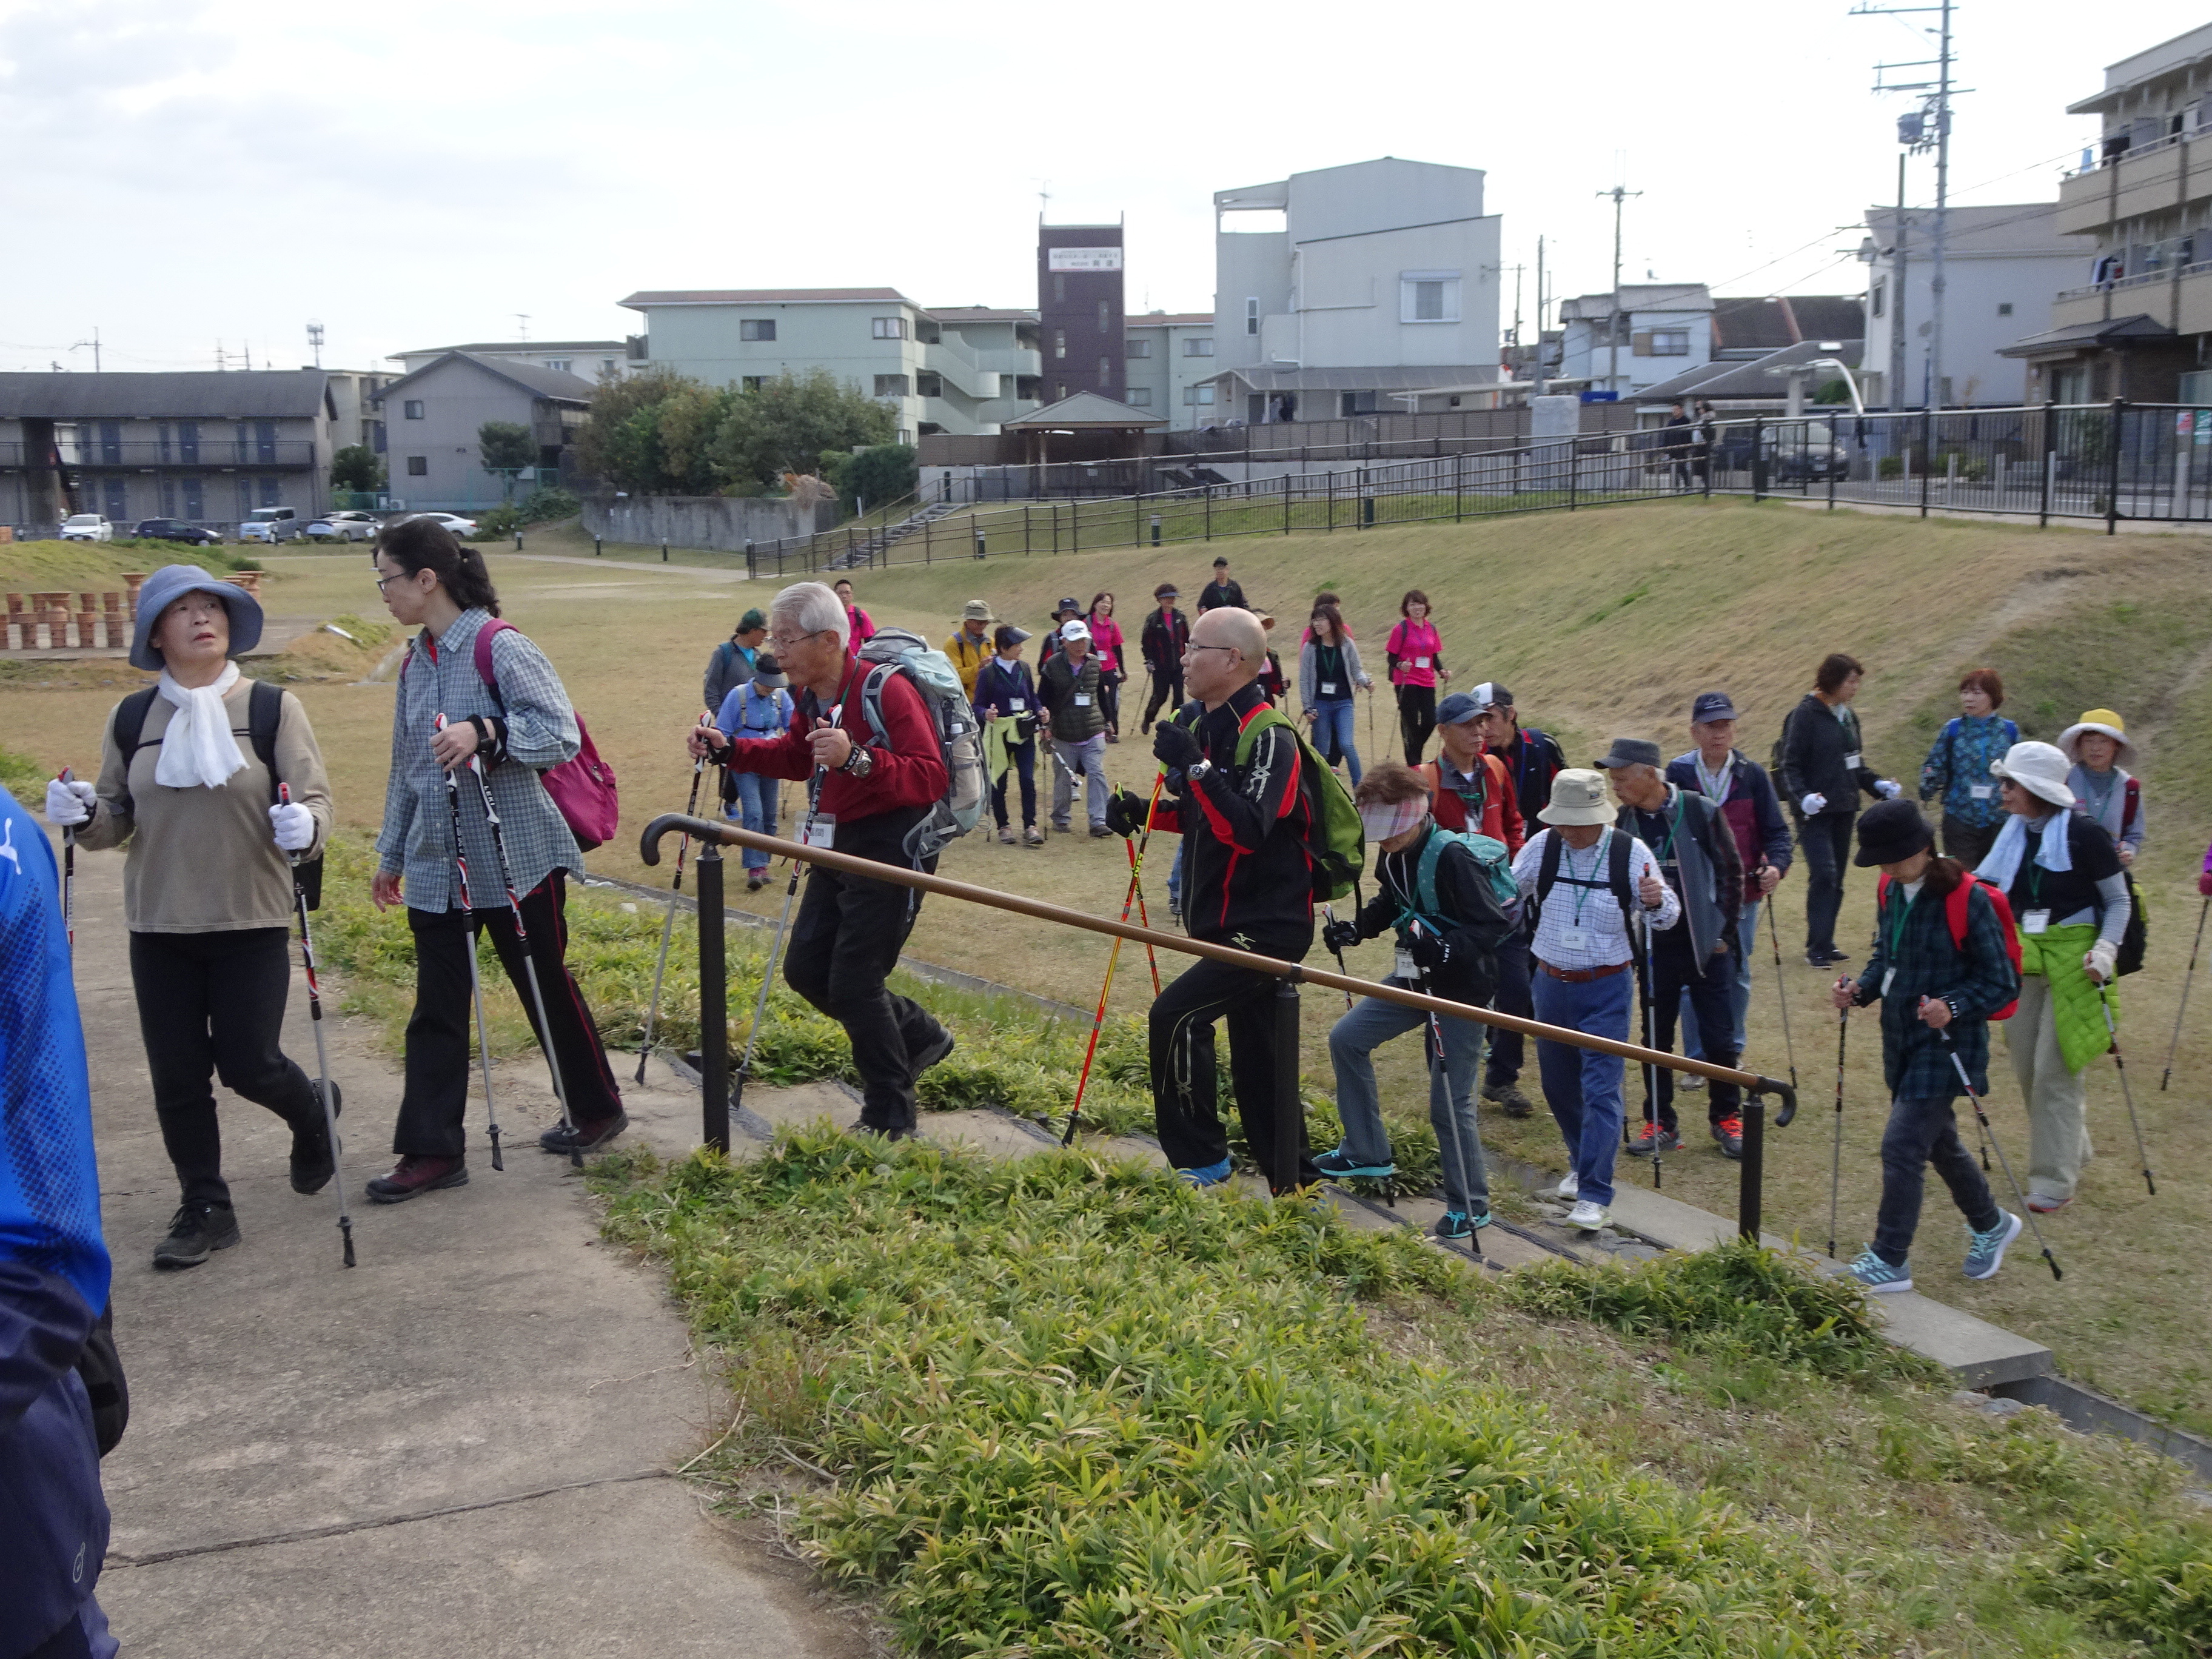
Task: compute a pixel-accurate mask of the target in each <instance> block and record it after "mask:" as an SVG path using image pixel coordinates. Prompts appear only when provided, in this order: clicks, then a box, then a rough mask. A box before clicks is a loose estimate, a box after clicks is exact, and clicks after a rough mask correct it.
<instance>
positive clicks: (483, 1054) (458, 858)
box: [438, 714, 507, 1170]
mask: <svg viewBox="0 0 2212 1659" xmlns="http://www.w3.org/2000/svg"><path fill="white" fill-rule="evenodd" d="M445 724H446V717H445V716H444V715H443V714H441V715H439V716H438V728H439V729H440V730H441V731H442V730H443V729H444V728H445ZM446 810H447V811H448V812H450V813H451V814H452V815H453V872H454V874H455V875H456V876H457V877H458V878H459V893H460V899H461V932H462V933H463V934H464V935H465V938H466V941H467V945H468V955H469V1000H470V1001H471V1003H473V1004H474V1005H475V1007H476V1011H477V1058H478V1059H479V1060H482V1061H483V1080H484V1131H485V1133H488V1134H489V1135H490V1137H491V1167H492V1168H493V1169H495V1170H504V1169H506V1168H507V1164H506V1162H505V1160H504V1159H503V1158H501V1155H500V1150H499V1110H498V1108H496V1107H495V1106H494V1105H493V1104H492V1097H491V1027H490V1025H489V1024H487V1023H486V1022H485V1020H484V1006H483V978H482V976H481V975H479V974H478V973H477V913H476V907H475V905H474V904H473V903H472V902H471V900H470V898H469V855H468V854H466V853H465V852H464V851H462V850H461V783H460V775H459V771H458V770H449V771H448V772H447V774H446Z"/></svg>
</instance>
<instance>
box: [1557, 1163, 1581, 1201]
mask: <svg viewBox="0 0 2212 1659" xmlns="http://www.w3.org/2000/svg"><path fill="white" fill-rule="evenodd" d="M1582 1189H1583V1183H1582V1182H1581V1181H1580V1180H1579V1179H1577V1176H1576V1175H1575V1172H1574V1171H1573V1170H1568V1171H1567V1173H1566V1175H1565V1176H1564V1177H1563V1178H1562V1179H1561V1180H1560V1182H1559V1196H1560V1197H1561V1198H1572V1197H1573V1196H1574V1195H1575V1194H1577V1193H1578V1192H1580V1191H1582Z"/></svg>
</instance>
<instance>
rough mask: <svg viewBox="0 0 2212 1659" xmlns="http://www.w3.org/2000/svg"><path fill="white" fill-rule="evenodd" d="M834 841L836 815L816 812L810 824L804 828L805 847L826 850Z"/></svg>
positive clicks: (835, 836) (835, 835)
mask: <svg viewBox="0 0 2212 1659" xmlns="http://www.w3.org/2000/svg"><path fill="white" fill-rule="evenodd" d="M836 839H837V815H836V813H835V812H817V813H816V814H815V815H814V817H813V820H812V822H811V823H808V824H807V826H806V845H807V846H809V847H821V848H828V847H829V845H830V844H831V843H832V842H835V841H836Z"/></svg>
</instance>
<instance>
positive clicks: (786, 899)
mask: <svg viewBox="0 0 2212 1659" xmlns="http://www.w3.org/2000/svg"><path fill="white" fill-rule="evenodd" d="M828 775H829V774H828V771H827V770H826V769H824V768H823V767H819V766H817V767H816V768H815V769H814V775H813V776H812V777H811V778H810V779H809V780H807V784H806V816H805V817H804V818H802V819H801V820H800V821H799V844H800V845H801V846H805V844H806V838H807V836H810V835H811V834H812V833H813V830H814V811H815V808H816V807H817V805H820V803H821V799H822V780H823V778H825V777H827V776H828ZM798 897H799V860H797V859H793V860H791V883H790V885H788V886H787V887H786V888H785V889H784V890H783V914H782V915H781V916H779V917H777V918H776V922H775V933H772V934H771V935H769V941H768V961H767V962H766V963H764V964H763V966H762V968H761V982H760V994H759V995H758V996H757V997H755V998H754V999H753V1023H752V1029H751V1030H749V1031H747V1032H746V1033H745V1054H744V1059H743V1060H739V1061H738V1074H737V1077H736V1079H735V1080H734V1081H733V1082H732V1085H731V1089H730V1109H731V1110H732V1112H736V1111H739V1110H742V1109H744V1103H745V1078H746V1075H747V1074H748V1073H750V1071H751V1070H752V1065H753V1050H754V1048H756V1047H757V1045H758V1043H759V1042H760V1033H761V1022H762V1021H763V1020H764V1019H766V1018H768V987H769V986H770V985H772V984H774V983H775V958H776V953H777V952H778V951H780V950H781V949H782V946H783V935H784V931H785V930H786V929H787V928H788V927H790V926H791V907H792V904H793V901H795V900H796V899H797V898H798Z"/></svg>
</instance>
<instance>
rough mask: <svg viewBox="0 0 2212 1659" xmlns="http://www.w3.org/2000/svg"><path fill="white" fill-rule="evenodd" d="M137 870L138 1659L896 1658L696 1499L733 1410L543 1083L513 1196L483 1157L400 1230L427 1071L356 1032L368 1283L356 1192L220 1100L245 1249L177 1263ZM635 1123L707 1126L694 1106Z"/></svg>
mask: <svg viewBox="0 0 2212 1659" xmlns="http://www.w3.org/2000/svg"><path fill="white" fill-rule="evenodd" d="M121 873H122V859H121V856H120V855H119V854H86V855H83V856H82V857H80V858H79V860H78V861H77V989H78V995H79V998H80V1000H81V1001H82V1006H83V1010H84V1017H85V1027H86V1031H87V1034H88V1038H89V1040H90V1043H91V1051H92V1081H93V1101H94V1117H95V1123H96V1127H97V1130H98V1136H99V1145H100V1173H101V1177H102V1188H103V1198H104V1210H105V1216H106V1228H107V1237H108V1244H109V1248H110V1249H111V1250H112V1252H113V1254H114V1256H115V1266H116V1273H115V1321H116V1336H117V1340H118V1345H119V1346H120V1348H121V1351H122V1353H123V1357H124V1362H125V1366H126V1368H127V1370H128V1372H129V1376H130V1380H131V1428H130V1432H129V1433H128V1435H127V1436H126V1437H125V1439H124V1442H123V1443H122V1444H121V1445H120V1446H119V1447H118V1448H117V1449H116V1450H115V1452H114V1453H113V1454H112V1455H111V1456H110V1457H109V1458H108V1460H107V1462H106V1466H105V1471H104V1473H105V1477H106V1486H107V1495H108V1501H109V1504H111V1506H112V1509H113V1511H114V1533H113V1540H112V1547H111V1554H110V1558H109V1560H108V1564H107V1567H106V1573H105V1575H104V1577H102V1579H101V1581H100V1600H101V1602H102V1604H103V1605H104V1606H105V1607H106V1608H107V1611H108V1613H109V1617H110V1618H111V1620H112V1622H113V1625H114V1628H115V1630H116V1632H117V1634H118V1637H119V1638H121V1640H122V1643H123V1645H124V1650H125V1653H126V1654H129V1655H131V1656H133V1659H137V1656H145V1659H166V1656H176V1659H205V1656H207V1655H209V1654H216V1653H220V1654H223V1655H225V1656H227V1659H260V1656H267V1659H278V1656H283V1659H296V1656H300V1655H303V1654H317V1655H323V1654H330V1655H349V1654H360V1655H376V1656H379V1659H415V1656H421V1659H454V1656H458V1655H469V1656H471V1659H475V1656H509V1655H518V1656H519V1655H556V1654H557V1655H562V1656H569V1655H599V1654H609V1655H611V1654H632V1653H651V1654H653V1655H656V1656H665V1655H695V1654H696V1655H706V1654H709V1653H712V1654H716V1655H760V1656H775V1659H845V1656H859V1655H862V1654H865V1653H866V1652H868V1651H869V1644H868V1641H867V1639H866V1636H865V1634H864V1632H862V1631H861V1629H860V1626H858V1625H857V1624H855V1623H854V1622H852V1621H851V1620H848V1618H847V1617H845V1616H844V1615H842V1614H839V1613H833V1612H831V1611H829V1610H828V1609H827V1608H826V1607H823V1605H821V1604H820V1603H819V1602H818V1601H817V1598H816V1597H815V1595H814V1594H813V1592H812V1590H811V1585H810V1582H809V1580H808V1577H807V1576H806V1574H805V1572H804V1571H803V1570H801V1569H799V1568H798V1567H796V1566H793V1565H790V1564H788V1563H787V1562H785V1561H783V1560H782V1559H781V1558H779V1557H777V1556H776V1555H775V1554H774V1553H772V1552H771V1551H770V1550H769V1548H767V1547H765V1546H764V1545H763V1543H761V1542H760V1541H757V1540H753V1539H750V1538H747V1537H745V1536H743V1535H741V1534H738V1533H737V1532H735V1531H733V1530H732V1529H730V1528H726V1527H725V1526H724V1525H722V1524H721V1523H720V1522H717V1521H716V1520H714V1519H713V1518H711V1517H710V1516H708V1515H707V1514H706V1512H705V1509H704V1504H703V1503H702V1498H701V1496H700V1495H699V1494H697V1493H696V1492H694V1491H693V1490H692V1489H691V1488H690V1487H688V1486H686V1485H684V1483H683V1482H682V1481H680V1480H676V1479H673V1478H671V1472H672V1471H674V1470H676V1469H677V1468H678V1467H679V1466H680V1465H682V1464H683V1463H684V1462H685V1460H686V1459H688V1458H690V1456H692V1455H694V1454H695V1453H696V1452H697V1451H699V1450H700V1449H702V1447H704V1446H705V1445H706V1444H707V1443H708V1442H709V1441H711V1440H712V1439H713V1438H714V1437H715V1435H717V1434H718V1433H719V1432H720V1430H721V1428H722V1427H723V1426H724V1425H725V1423H726V1413H727V1409H728V1407H727V1405H726V1401H725V1400H724V1399H723V1397H722V1395H721V1394H720V1389H718V1388H717V1386H716V1385H715V1383H714V1381H713V1379H711V1378H710V1377H708V1376H706V1375H704V1374H703V1372H704V1366H703V1365H702V1364H700V1363H699V1362H698V1361H697V1360H696V1358H695V1356H693V1355H692V1354H691V1353H690V1351H689V1348H688V1343H687V1335H686V1331H685V1327H684V1322H683V1319H682V1318H681V1316H679V1314H678V1311H677V1310H676V1309H675V1308H674V1307H673V1306H672V1305H671V1303H670V1302H669V1300H668V1298H667V1297H666V1294H665V1290H664V1287H663V1285H662V1282H661V1279H660V1277H659V1274H658V1273H657V1272H656V1271H655V1270H653V1269H652V1268H650V1267H643V1266H641V1265H639V1264H637V1263H635V1262H633V1261H630V1260H629V1259H628V1258H627V1257H626V1256H624V1255H622V1254H621V1253H619V1252H617V1251H615V1250H611V1249H607V1248H606V1247H605V1246H604V1245H603V1244H601V1243H599V1238H598V1230H597V1225H596V1216H595V1210H594V1206H593V1204H592V1200H590V1198H589V1197H588V1195H587V1194H586V1193H585V1192H584V1190H583V1188H582V1186H581V1184H580V1182H576V1181H575V1180H574V1179H573V1178H572V1176H570V1175H569V1173H568V1166H567V1164H565V1163H563V1162H562V1161H561V1160H559V1159H556V1158H549V1157H547V1156H545V1155H544V1154H543V1153H541V1152H538V1150H537V1147H536V1146H535V1145H534V1144H533V1143H534V1138H535V1134H536V1132H537V1130H538V1128H540V1127H543V1126H544V1124H546V1123H547V1122H550V1121H552V1119H553V1117H554V1115H555V1110H554V1107H553V1103H552V1097H551V1091H550V1088H549V1087H548V1086H547V1081H546V1074H545V1073H544V1070H543V1068H542V1066H539V1065H538V1064H536V1063H535V1062H534V1061H533V1062H532V1063H528V1064H525V1063H522V1062H520V1061H518V1062H517V1063H515V1064H513V1065H510V1066H503V1067H501V1068H499V1069H498V1070H497V1071H496V1072H495V1079H497V1082H498V1085H499V1086H500V1089H501V1112H500V1116H501V1125H502V1127H504V1128H505V1129H506V1130H507V1134H508V1137H509V1146H510V1147H511V1149H512V1150H511V1151H510V1152H508V1154H507V1170H506V1171H505V1172H504V1173H495V1171H494V1170H492V1168H491V1164H490V1159H489V1156H487V1155H483V1154H482V1153H481V1152H478V1151H476V1150H472V1151H471V1155H470V1169H471V1176H472V1182H471V1185H470V1186H468V1187H467V1188H463V1189H460V1190H459V1191H455V1192H446V1193H435V1194H429V1195H428V1196H427V1197H424V1198H421V1199H417V1200H415V1201H414V1202H412V1203H410V1204H406V1205H401V1206H393V1207H389V1208H386V1207H381V1206H374V1205H370V1204H368V1202H367V1201H366V1200H364V1199H362V1196H361V1185H362V1182H363V1181H364V1180H365V1179H366V1178H367V1177H368V1176H370V1175H371V1174H374V1173H377V1172H379V1171H380V1170H381V1169H383V1168H386V1167H388V1166H389V1164H390V1157H389V1154H388V1152H387V1150H386V1149H387V1148H388V1146H389V1145H390V1136H391V1126H392V1118H393V1115H394V1113H395V1110H396V1109H397V1107H398V1097H399V1079H398V1073H397V1071H396V1068H395V1067H394V1066H393V1065H392V1063H391V1061H390V1060H387V1059H386V1057H385V1056H384V1055H383V1054H380V1052H379V1051H378V1050H377V1049H376V1048H374V1047H373V1046H372V1044H371V1043H370V1042H369V1041H368V1033H367V1032H366V1031H365V1030H360V1029H356V1028H353V1027H352V1026H351V1025H350V1024H349V1022H347V1021H344V1020H334V1021H332V1022H329V1024H331V1027H332V1028H333V1029H331V1038H332V1043H331V1068H332V1071H333V1073H334V1074H335V1075H336V1076H337V1078H338V1079H339V1080H340V1082H341V1084H342V1085H343V1088H344V1091H345V1098H346V1114H345V1117H344V1120H343V1122H344V1125H345V1126H346V1127H348V1128H349V1133H348V1134H347V1136H346V1139H347V1142H348V1145H347V1148H346V1152H345V1168H344V1173H345V1178H346V1180H347V1182H348V1183H349V1193H350V1194H352V1206H353V1212H354V1231H355V1237H356V1241H357V1243H358V1248H359V1255H360V1263H361V1265H360V1266H359V1267H357V1268H356V1269H354V1270H352V1271H350V1272H348V1271H347V1270H345V1269H344V1268H343V1267H341V1265H340V1261H339V1249H338V1237H337V1227H336V1225H335V1219H336V1213H337V1211H336V1202H335V1199H334V1196H333V1194H332V1190H331V1189H328V1188H326V1189H325V1191H324V1192H323V1193H322V1194H320V1195H319V1196H316V1197H313V1198H304V1197H301V1196H300V1195H298V1194H295V1193H294V1192H293V1191H292V1190H291V1188H290V1185H289V1182H287V1180H286V1178H285V1154H286V1152H287V1150H288V1147H289V1141H290V1136H289V1131H287V1130H285V1129H284V1128H283V1127H282V1126H281V1125H279V1124H278V1122H277V1121H276V1119H275V1118H273V1117H272V1116H270V1115H269V1114H268V1113H267V1112H265V1111H264V1110H263V1109H260V1108H259V1107H257V1106H252V1105H249V1104H247V1103H244V1102H242V1101H240V1100H238V1099H236V1098H235V1097H232V1096H229V1095H228V1094H226V1093H224V1092H222V1091H220V1090H218V1091H217V1093H218V1099H219V1100H220V1101H221V1102H222V1127H223V1133H224V1139H225V1143H226V1145H225V1154H224V1161H225V1166H226V1170H225V1172H226V1175H227V1176H228V1179H229V1181H230V1182H231V1187H232V1192H233V1197H234V1201H235V1203H236V1205H237V1208H238V1213H239V1225H240V1229H241V1231H243V1233H244V1235H245V1237H244V1242H243V1243H241V1244H240V1246H239V1247H238V1248H236V1249H230V1250H226V1251H222V1252H221V1253H219V1254H218V1255H216V1256H215V1257H213V1258H212V1259H211V1260H210V1261H209V1262H207V1263H206V1264H205V1265H204V1266H202V1267H197V1268H193V1269H191V1270H190V1271H189V1272H185V1273H155V1272H154V1271H153V1269H152V1267H151V1266H150V1265H149V1264H150V1258H151V1253H152V1249H153V1246H154V1244H155V1243H156V1242H157V1241H158V1240H159V1239H160V1237H161V1235H162V1234H163V1233H164V1232H165V1231H167V1224H168V1218H169V1216H170V1212H172V1210H173V1208H174V1207H175V1206H176V1203H177V1192H176V1185H175V1178H174V1176H173V1174H172V1172H171V1170H170V1169H169V1165H168V1160H167V1157H166V1156H165V1155H164V1153H163V1151H162V1147H161V1137H160V1133H159V1131H158V1130H157V1128H156V1127H155V1122H154V1117H153V1112H152V1108H151V1104H150V1101H149V1094H148V1089H147V1081H146V1064H145V1055H144V1053H143V1049H142V1048H141V1046H140V1042H139V1036H138V1026H137V1012H136V1006H135V1003H134V1001H133V999H132V995H131V986H130V975H129V966H128V957H127V946H126V944H125V933H124V931H123V924H122V880H121ZM333 1012H334V1011H333ZM288 1015H289V1018H288V1022H287V1033H286V1046H287V1048H289V1051H290V1053H291V1054H293V1055H294V1057H295V1058H296V1059H298V1060H300V1061H301V1063H302V1064H303V1065H305V1066H308V1067H309V1069H310V1070H311V1071H312V1069H313V1064H314V1042H313V1037H312V1036H311V1035H310V1033H309V1030H308V1026H307V999H306V994H305V990H304V987H303V985H302V983H301V979H300V976H299V975H298V973H297V971H296V969H295V975H294V989H293V994H292V1000H291V1002H290V1005H289V1009H288ZM625 1080H626V1079H625ZM476 1094H477V1091H476V1090H475V1089H474V1088H472V1089H471V1107H470V1121H471V1133H472V1134H473V1135H476V1136H477V1139H478V1142H479V1144H480V1143H481V1133H480V1132H481V1121H482V1120H481V1118H480V1117H479V1115H478V1111H479V1104H478V1103H477V1099H476ZM636 1109H638V1110H639V1112H640V1114H641V1116H643V1117H645V1118H647V1119H648V1120H656V1121H665V1122H668V1123H671V1124H672V1123H673V1122H674V1121H677V1120H678V1119H679V1118H685V1117H688V1118H690V1119H692V1120H696V1113H697V1105H696V1096H694V1097H691V1099H690V1101H688V1102H687V1101H684V1100H683V1099H682V1098H681V1097H653V1096H649V1095H648V1096H646V1097H641V1098H640V1099H639V1100H638V1101H637V1102H636ZM692 1133H694V1134H696V1122H695V1123H694V1124H693V1127H692Z"/></svg>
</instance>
